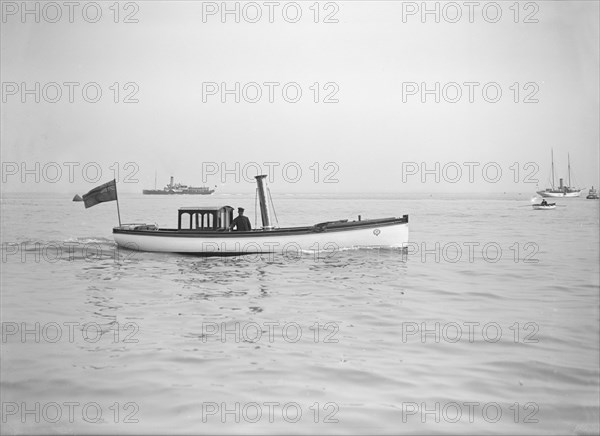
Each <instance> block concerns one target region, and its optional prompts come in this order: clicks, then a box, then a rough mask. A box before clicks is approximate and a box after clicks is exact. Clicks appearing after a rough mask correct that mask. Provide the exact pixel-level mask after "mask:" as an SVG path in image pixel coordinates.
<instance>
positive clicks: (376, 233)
mask: <svg viewBox="0 0 600 436" xmlns="http://www.w3.org/2000/svg"><path fill="white" fill-rule="evenodd" d="M380 233H381V230H379V229H375V230H373V234H374V235H375V236H379V234H380Z"/></svg>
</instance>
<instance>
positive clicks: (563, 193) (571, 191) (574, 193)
mask: <svg viewBox="0 0 600 436" xmlns="http://www.w3.org/2000/svg"><path fill="white" fill-rule="evenodd" d="M551 158H552V187H551V188H546V190H545V191H537V193H538V194H539V195H541V196H542V197H579V194H581V191H582V189H577V188H573V187H572V186H571V157H570V156H569V155H568V154H567V159H568V162H569V173H568V175H569V184H568V185H567V186H565V185H564V182H563V179H562V178H560V179H558V187H555V186H554V150H552V151H551Z"/></svg>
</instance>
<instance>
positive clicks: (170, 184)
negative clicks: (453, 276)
mask: <svg viewBox="0 0 600 436" xmlns="http://www.w3.org/2000/svg"><path fill="white" fill-rule="evenodd" d="M169 186H171V187H173V176H171V183H169Z"/></svg>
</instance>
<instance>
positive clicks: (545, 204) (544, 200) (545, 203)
mask: <svg viewBox="0 0 600 436" xmlns="http://www.w3.org/2000/svg"><path fill="white" fill-rule="evenodd" d="M542 206H548V202H547V201H546V199H545V198H544V199H543V200H542Z"/></svg>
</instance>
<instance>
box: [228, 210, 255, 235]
mask: <svg viewBox="0 0 600 436" xmlns="http://www.w3.org/2000/svg"><path fill="white" fill-rule="evenodd" d="M234 227H235V229H236V230H238V231H242V232H243V231H247V230H252V226H251V225H250V220H249V219H248V217H246V216H244V208H243V207H238V216H237V217H235V218H234V220H233V221H232V222H231V225H230V226H229V230H232V229H233V228H234Z"/></svg>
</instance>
